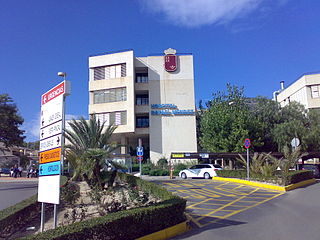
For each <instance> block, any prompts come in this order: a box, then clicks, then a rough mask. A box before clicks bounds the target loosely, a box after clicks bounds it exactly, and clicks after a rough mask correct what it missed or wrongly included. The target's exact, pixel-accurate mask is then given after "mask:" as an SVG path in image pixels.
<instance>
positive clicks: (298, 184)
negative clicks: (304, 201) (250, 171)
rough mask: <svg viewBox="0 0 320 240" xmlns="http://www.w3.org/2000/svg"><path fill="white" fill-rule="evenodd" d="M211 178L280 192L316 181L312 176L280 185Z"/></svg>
mask: <svg viewBox="0 0 320 240" xmlns="http://www.w3.org/2000/svg"><path fill="white" fill-rule="evenodd" d="M212 179H213V180H215V181H226V182H235V183H241V184H246V185H250V186H254V187H261V188H268V189H272V190H276V191H282V192H286V191H290V190H293V189H295V188H298V187H302V186H306V185H310V184H312V183H315V182H316V179H314V178H312V179H308V180H305V181H302V182H299V183H295V184H291V185H288V186H285V187H281V186H276V185H270V184H266V183H259V182H251V181H248V180H243V179H237V178H223V177H213V178H212Z"/></svg>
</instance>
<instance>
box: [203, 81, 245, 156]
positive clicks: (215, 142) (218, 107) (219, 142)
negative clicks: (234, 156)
mask: <svg viewBox="0 0 320 240" xmlns="http://www.w3.org/2000/svg"><path fill="white" fill-rule="evenodd" d="M207 106H208V109H207V111H205V112H204V113H203V116H202V118H201V121H200V130H201V137H200V144H201V146H202V147H203V148H204V149H206V150H207V151H212V152H240V151H243V140H244V139H245V138H247V137H249V130H248V128H247V125H248V124H250V123H249V122H250V121H251V118H250V115H249V107H248V105H247V104H246V98H245V97H244V91H243V88H238V87H237V86H232V85H230V84H228V85H227V93H224V92H220V91H219V92H217V93H214V94H213V99H212V100H211V101H209V102H208V104H207Z"/></svg>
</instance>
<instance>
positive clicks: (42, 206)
mask: <svg viewBox="0 0 320 240" xmlns="http://www.w3.org/2000/svg"><path fill="white" fill-rule="evenodd" d="M44 216H45V215H44V203H41V221H40V232H43V230H44Z"/></svg>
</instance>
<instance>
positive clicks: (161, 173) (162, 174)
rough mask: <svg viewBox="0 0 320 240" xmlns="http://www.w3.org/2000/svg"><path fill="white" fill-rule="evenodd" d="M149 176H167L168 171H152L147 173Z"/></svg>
mask: <svg viewBox="0 0 320 240" xmlns="http://www.w3.org/2000/svg"><path fill="white" fill-rule="evenodd" d="M149 175H150V176H169V170H166V169H152V170H150V172H149Z"/></svg>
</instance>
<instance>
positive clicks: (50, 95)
mask: <svg viewBox="0 0 320 240" xmlns="http://www.w3.org/2000/svg"><path fill="white" fill-rule="evenodd" d="M70 90H71V87H70V82H69V81H63V82H61V83H59V84H58V85H56V86H54V87H53V88H51V89H50V90H49V91H48V92H46V93H45V94H42V96H41V104H42V105H45V104H47V103H49V102H50V101H51V100H54V99H56V98H57V97H59V96H63V95H65V96H66V95H69V94H70Z"/></svg>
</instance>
